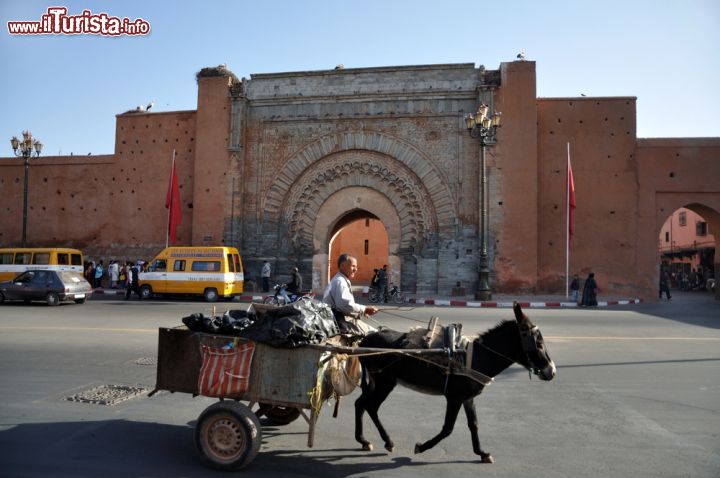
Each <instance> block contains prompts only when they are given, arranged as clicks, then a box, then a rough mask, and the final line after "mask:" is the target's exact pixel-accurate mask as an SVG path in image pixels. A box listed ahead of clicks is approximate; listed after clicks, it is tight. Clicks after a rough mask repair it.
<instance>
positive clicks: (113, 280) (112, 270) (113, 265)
mask: <svg viewBox="0 0 720 478" xmlns="http://www.w3.org/2000/svg"><path fill="white" fill-rule="evenodd" d="M108 277H109V279H110V288H111V289H117V283H118V279H119V277H120V270H119V267H118V263H117V261H115V260H112V261H110V264H109V265H108Z"/></svg>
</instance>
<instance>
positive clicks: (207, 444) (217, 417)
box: [195, 400, 262, 470]
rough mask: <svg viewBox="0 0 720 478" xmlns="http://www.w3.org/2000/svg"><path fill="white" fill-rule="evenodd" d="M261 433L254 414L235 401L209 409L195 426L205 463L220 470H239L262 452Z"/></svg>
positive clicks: (199, 450)
mask: <svg viewBox="0 0 720 478" xmlns="http://www.w3.org/2000/svg"><path fill="white" fill-rule="evenodd" d="M261 442H262V429H261V428H260V422H259V421H258V419H257V417H256V416H255V414H254V413H253V412H252V411H251V410H250V409H249V408H248V407H247V406H245V405H243V404H242V403H240V402H235V401H229V400H226V401H223V402H217V403H215V404H213V405H210V406H209V407H207V408H206V409H205V410H204V411H203V412H202V413H201V414H200V417H198V421H197V425H196V426H195V448H196V449H197V451H198V453H199V454H200V458H202V460H203V462H205V464H207V465H208V466H211V467H213V468H216V469H218V470H239V469H241V468H244V467H246V466H247V465H249V464H250V463H251V462H252V461H253V460H254V459H255V456H256V455H257V454H258V452H259V451H260V443H261Z"/></svg>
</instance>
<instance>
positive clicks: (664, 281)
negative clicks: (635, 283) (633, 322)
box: [658, 269, 670, 300]
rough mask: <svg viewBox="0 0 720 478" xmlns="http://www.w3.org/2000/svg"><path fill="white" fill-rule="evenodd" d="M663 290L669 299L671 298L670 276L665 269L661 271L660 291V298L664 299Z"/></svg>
mask: <svg viewBox="0 0 720 478" xmlns="http://www.w3.org/2000/svg"><path fill="white" fill-rule="evenodd" d="M663 292H665V295H666V296H667V300H670V276H668V273H667V271H666V270H665V269H663V270H662V271H660V292H659V293H658V299H662V295H663Z"/></svg>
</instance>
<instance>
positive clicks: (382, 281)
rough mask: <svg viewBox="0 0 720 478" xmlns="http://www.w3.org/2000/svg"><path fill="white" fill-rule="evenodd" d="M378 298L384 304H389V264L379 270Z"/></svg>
mask: <svg viewBox="0 0 720 478" xmlns="http://www.w3.org/2000/svg"><path fill="white" fill-rule="evenodd" d="M377 275H378V297H379V298H380V300H381V301H382V302H387V284H388V277H387V264H385V265H383V266H382V268H381V269H378V272H377Z"/></svg>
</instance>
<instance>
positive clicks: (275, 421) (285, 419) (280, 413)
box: [260, 403, 300, 425]
mask: <svg viewBox="0 0 720 478" xmlns="http://www.w3.org/2000/svg"><path fill="white" fill-rule="evenodd" d="M264 405H265V404H263V403H261V404H260V406H261V407H262V406H264ZM269 407H270V408H268V409H267V410H266V411H265V412H264V413H263V415H265V418H267V419H268V422H270V424H271V425H287V424H289V423H292V422H294V421H295V420H297V419H298V417H300V410H298V409H297V408H293V407H278V406H271V405H269Z"/></svg>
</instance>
